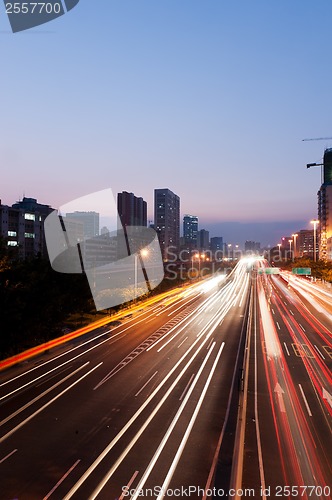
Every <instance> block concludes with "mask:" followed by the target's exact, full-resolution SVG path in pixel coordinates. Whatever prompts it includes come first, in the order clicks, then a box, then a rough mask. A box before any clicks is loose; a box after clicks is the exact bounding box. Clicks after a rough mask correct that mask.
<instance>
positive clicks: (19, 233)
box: [0, 197, 54, 259]
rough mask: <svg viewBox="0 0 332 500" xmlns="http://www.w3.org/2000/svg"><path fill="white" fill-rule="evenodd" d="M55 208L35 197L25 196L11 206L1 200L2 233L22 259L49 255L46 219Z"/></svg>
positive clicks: (0, 222) (0, 232)
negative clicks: (45, 227) (45, 228)
mask: <svg viewBox="0 0 332 500" xmlns="http://www.w3.org/2000/svg"><path fill="white" fill-rule="evenodd" d="M53 210H54V208H51V207H50V206H49V205H44V204H41V203H37V200H36V199H35V198H26V197H24V198H23V200H21V201H18V202H17V203H14V204H13V205H12V206H11V207H10V206H7V205H2V204H1V200H0V234H1V236H2V237H3V238H4V239H5V240H6V241H7V246H8V247H11V248H13V249H15V248H16V249H17V256H18V257H19V258H20V259H28V258H33V257H35V256H37V255H41V256H42V257H47V249H46V242H45V233H44V220H45V219H46V217H47V216H48V215H49V214H50V213H51V212H52V211H53Z"/></svg>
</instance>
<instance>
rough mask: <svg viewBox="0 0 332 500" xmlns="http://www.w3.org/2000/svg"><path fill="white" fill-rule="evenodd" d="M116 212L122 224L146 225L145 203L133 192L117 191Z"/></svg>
mask: <svg viewBox="0 0 332 500" xmlns="http://www.w3.org/2000/svg"><path fill="white" fill-rule="evenodd" d="M118 214H119V217H120V220H121V223H122V225H123V226H144V227H146V226H147V204H146V201H144V200H143V198H139V197H137V196H135V195H134V193H127V191H122V193H118Z"/></svg>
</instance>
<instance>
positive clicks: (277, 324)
mask: <svg viewBox="0 0 332 500" xmlns="http://www.w3.org/2000/svg"><path fill="white" fill-rule="evenodd" d="M276 325H277V327H278V330H280V326H279V323H278V321H276Z"/></svg>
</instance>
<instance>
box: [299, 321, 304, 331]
mask: <svg viewBox="0 0 332 500" xmlns="http://www.w3.org/2000/svg"><path fill="white" fill-rule="evenodd" d="M299 325H300V327H301V328H302V330H303V331H304V332H305V328H304V326H302V325H301V323H299Z"/></svg>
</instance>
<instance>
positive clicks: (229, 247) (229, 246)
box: [227, 243, 232, 260]
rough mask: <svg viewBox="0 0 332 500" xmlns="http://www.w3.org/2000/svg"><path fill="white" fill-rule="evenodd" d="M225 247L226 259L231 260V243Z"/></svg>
mask: <svg viewBox="0 0 332 500" xmlns="http://www.w3.org/2000/svg"><path fill="white" fill-rule="evenodd" d="M227 246H228V252H227V257H228V260H231V258H230V256H229V255H230V249H231V248H232V243H229V244H228V245H227Z"/></svg>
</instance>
